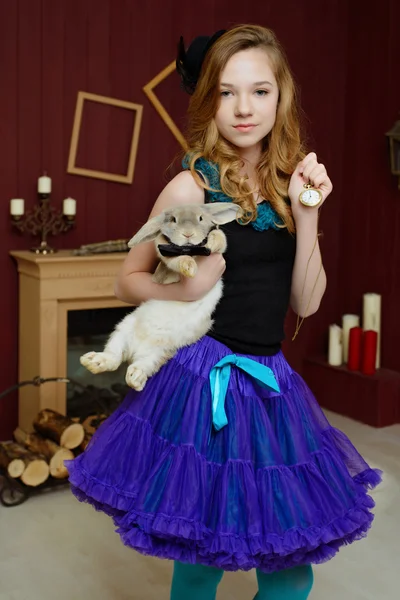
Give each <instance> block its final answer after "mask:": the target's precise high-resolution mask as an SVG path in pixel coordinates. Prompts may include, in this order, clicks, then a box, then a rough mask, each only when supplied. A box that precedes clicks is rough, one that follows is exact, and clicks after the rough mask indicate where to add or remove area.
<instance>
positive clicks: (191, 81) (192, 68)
mask: <svg viewBox="0 0 400 600" xmlns="http://www.w3.org/2000/svg"><path fill="white" fill-rule="evenodd" d="M225 31H226V30H225V29H220V30H219V31H217V32H216V33H214V35H211V36H207V35H200V36H198V37H196V38H195V39H194V40H193V42H192V43H191V44H190V46H189V48H188V49H187V50H185V45H184V42H183V37H182V36H181V38H180V40H179V43H178V56H177V59H176V70H177V71H178V73H179V75H180V76H181V79H182V87H183V89H184V90H185V92H187V93H188V94H193V92H194V90H195V89H196V85H197V80H198V78H199V76H200V71H201V66H202V64H203V61H204V58H205V56H206V54H207V52H208V50H209V49H210V48H211V46H212V45H213V44H214V43H215V42H216V41H217V39H218V38H220V37H221V35H223V34H224V33H225Z"/></svg>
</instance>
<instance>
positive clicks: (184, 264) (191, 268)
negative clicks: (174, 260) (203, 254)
mask: <svg viewBox="0 0 400 600" xmlns="http://www.w3.org/2000/svg"><path fill="white" fill-rule="evenodd" d="M179 272H180V273H181V274H182V275H183V276H184V277H194V276H195V275H196V273H197V264H196V261H195V260H194V258H192V257H191V256H183V257H182V258H181V260H180V261H179Z"/></svg>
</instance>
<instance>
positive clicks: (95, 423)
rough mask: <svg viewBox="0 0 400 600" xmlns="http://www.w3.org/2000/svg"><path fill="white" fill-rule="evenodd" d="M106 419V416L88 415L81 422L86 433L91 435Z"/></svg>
mask: <svg viewBox="0 0 400 600" xmlns="http://www.w3.org/2000/svg"><path fill="white" fill-rule="evenodd" d="M107 418H108V417H107V415H90V416H89V417H87V418H86V419H85V420H84V421H83V423H82V425H83V427H84V429H85V431H87V433H90V434H91V435H93V434H94V433H95V431H96V430H97V429H98V428H99V427H100V425H101V424H102V423H103V422H104V421H105V420H106V419H107Z"/></svg>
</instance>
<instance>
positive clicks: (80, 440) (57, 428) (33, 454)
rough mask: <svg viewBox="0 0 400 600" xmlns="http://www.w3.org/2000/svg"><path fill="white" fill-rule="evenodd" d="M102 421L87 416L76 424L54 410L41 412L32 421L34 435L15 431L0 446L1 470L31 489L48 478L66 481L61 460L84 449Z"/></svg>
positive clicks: (102, 416)
mask: <svg viewBox="0 0 400 600" xmlns="http://www.w3.org/2000/svg"><path fill="white" fill-rule="evenodd" d="M105 418H106V415H101V417H100V418H99V417H97V416H94V417H88V418H87V419H86V420H85V421H84V422H83V423H79V422H76V420H72V419H70V418H69V417H66V416H64V415H61V414H59V413H57V412H56V411H54V410H50V409H44V410H41V411H40V413H39V414H38V416H37V418H36V419H35V421H34V422H33V428H34V430H35V431H34V433H28V432H26V431H23V430H22V429H20V428H17V429H16V430H15V431H14V440H15V441H7V442H1V443H0V468H3V469H4V470H5V471H6V472H7V474H8V476H9V477H11V478H13V479H17V478H19V479H20V480H21V481H22V483H24V484H25V485H27V486H31V487H37V486H39V485H41V484H43V483H44V482H45V481H47V479H48V478H49V477H54V478H55V479H66V478H67V477H68V471H67V469H66V467H65V466H64V461H66V460H71V459H73V458H74V457H75V456H76V455H77V454H79V453H80V452H82V451H83V450H85V448H86V446H87V445H88V443H89V441H90V439H91V437H92V435H93V433H94V432H95V431H96V429H97V428H98V426H99V425H100V424H101V423H102V422H103V420H105Z"/></svg>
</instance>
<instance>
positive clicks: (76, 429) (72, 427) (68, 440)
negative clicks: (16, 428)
mask: <svg viewBox="0 0 400 600" xmlns="http://www.w3.org/2000/svg"><path fill="white" fill-rule="evenodd" d="M33 426H34V428H35V430H36V431H37V432H38V433H40V434H41V435H42V436H44V437H46V438H50V439H51V440H53V441H54V442H56V443H57V444H59V445H60V446H63V447H64V448H68V449H69V450H73V449H74V448H77V447H78V446H80V444H81V443H82V442H83V439H84V437H85V430H84V428H83V426H82V425H81V424H80V423H74V422H73V421H72V420H71V419H70V418H69V417H65V416H63V415H60V414H59V413H57V412H55V411H54V410H50V409H48V408H45V409H43V410H41V411H40V413H39V414H38V416H37V417H36V420H35V421H34V422H33Z"/></svg>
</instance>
